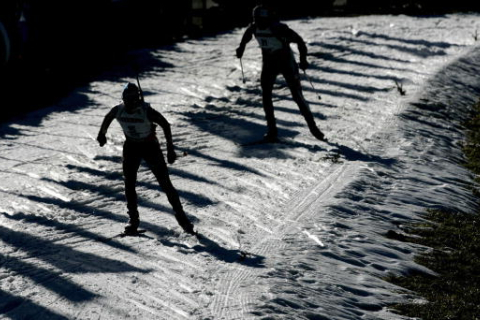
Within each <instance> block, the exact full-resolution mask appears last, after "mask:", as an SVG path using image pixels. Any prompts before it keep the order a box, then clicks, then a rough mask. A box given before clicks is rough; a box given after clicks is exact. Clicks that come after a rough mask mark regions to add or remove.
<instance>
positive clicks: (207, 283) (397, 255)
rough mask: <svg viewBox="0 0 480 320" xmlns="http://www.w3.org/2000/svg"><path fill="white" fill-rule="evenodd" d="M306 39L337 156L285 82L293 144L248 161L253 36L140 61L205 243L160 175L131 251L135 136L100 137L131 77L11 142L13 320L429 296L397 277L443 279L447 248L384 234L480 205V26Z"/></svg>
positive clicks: (253, 112) (307, 34) (255, 70)
mask: <svg viewBox="0 0 480 320" xmlns="http://www.w3.org/2000/svg"><path fill="white" fill-rule="evenodd" d="M287 23H288V24H289V26H290V27H292V28H293V29H294V30H296V31H297V32H298V33H299V34H300V35H302V36H303V37H304V39H305V40H306V41H307V42H308V48H309V52H310V57H309V58H310V62H311V68H310V69H309V70H308V74H309V76H310V77H311V79H312V82H313V86H314V87H315V90H313V88H312V86H311V85H310V83H309V82H308V81H307V79H306V78H305V79H304V81H303V86H304V90H305V96H306V98H307V100H309V101H310V103H311V109H312V112H313V113H314V114H315V117H316V118H317V123H318V125H319V127H320V128H321V129H322V130H323V131H324V132H325V133H326V136H327V137H328V139H329V142H328V143H318V142H317V141H316V140H315V139H314V138H313V137H312V136H311V135H310V134H309V132H308V130H307V127H306V125H305V123H304V121H303V119H302V117H301V116H300V114H299V112H298V109H297V107H296V105H295V103H294V102H293V101H292V99H291V97H290V94H289V91H288V88H286V86H285V83H284V81H283V79H281V78H279V80H278V82H277V85H276V87H275V91H274V104H275V106H276V117H277V119H278V125H279V133H280V135H281V136H282V137H284V138H285V139H287V143H284V144H273V145H260V146H250V147H245V146H243V147H242V146H241V144H242V143H244V142H247V141H252V140H256V139H259V138H260V137H261V136H262V135H263V133H264V131H265V121H264V115H263V109H262V104H261V92H260V88H259V81H258V78H259V73H260V69H261V58H260V50H259V49H258V47H257V46H256V44H255V42H253V41H252V42H251V43H250V44H249V45H248V47H247V50H246V53H245V57H244V59H243V66H244V69H245V76H246V78H247V81H246V83H245V84H243V83H242V80H241V69H240V64H239V61H238V60H237V59H236V58H234V50H235V48H236V46H237V44H238V43H239V41H240V37H241V35H242V33H243V29H238V30H234V31H232V32H230V33H227V34H223V35H219V36H216V37H212V38H206V39H201V40H188V41H185V42H182V43H178V44H175V45H172V46H167V47H164V48H161V49H158V50H140V51H136V52H132V54H131V58H132V60H133V62H134V64H139V65H141V66H142V67H143V68H146V69H147V70H146V71H145V72H143V73H142V74H141V81H142V86H143V89H144V91H145V95H146V100H147V101H148V102H150V103H151V104H152V105H153V106H154V107H155V108H156V109H157V110H158V111H160V112H162V113H163V114H164V115H165V116H166V117H167V119H168V120H169V121H170V122H171V124H172V130H173V134H174V142H175V144H176V147H177V152H178V154H179V155H182V154H185V156H184V157H180V158H179V159H178V161H177V162H176V163H175V164H174V165H172V166H170V173H171V177H172V181H173V184H174V185H175V187H176V188H177V189H178V190H179V192H180V195H181V199H182V202H183V204H184V207H185V210H186V212H187V214H188V215H189V216H190V217H191V218H192V220H193V221H194V223H195V225H196V227H197V228H198V230H199V231H200V233H201V234H202V235H203V236H204V237H203V239H201V240H197V239H195V238H192V237H189V236H187V235H185V234H183V233H181V232H180V229H179V227H178V226H177V224H176V222H175V219H174V217H173V215H172V210H171V208H170V206H169V204H168V202H167V199H166V197H165V195H164V194H163V193H161V192H159V188H158V186H157V183H156V182H155V179H154V177H153V176H152V175H151V174H150V172H149V171H148V169H147V168H145V167H142V168H141V170H140V174H139V179H138V186H137V188H138V193H139V197H140V199H139V201H140V214H141V219H142V222H141V227H142V228H144V229H146V230H147V232H146V233H145V236H143V237H133V238H132V237H129V238H113V236H114V235H115V234H117V233H118V232H120V231H121V230H122V229H123V225H124V223H125V222H126V220H127V216H126V208H125V201H124V195H123V180H122V174H121V150H122V142H123V139H124V138H123V134H122V133H121V131H120V127H119V126H118V124H116V123H114V124H113V125H112V126H111V129H110V131H109V134H108V138H109V142H108V144H107V145H106V146H105V147H104V148H100V147H99V146H98V144H97V143H96V141H95V137H96V134H97V132H98V129H99V126H100V123H101V121H102V119H103V116H104V115H105V114H106V113H107V112H108V110H109V109H110V108H111V107H112V106H113V105H115V104H116V103H117V102H118V101H119V97H120V93H121V90H122V88H123V85H124V84H125V82H126V81H134V78H133V75H134V74H133V72H132V68H131V65H132V63H131V62H129V61H126V62H125V65H119V66H118V68H115V69H114V70H110V71H109V72H108V73H106V74H105V75H103V76H102V77H100V78H99V79H98V80H97V81H94V82H92V83H90V84H89V85H88V86H85V87H82V88H78V89H77V90H75V92H73V93H72V94H71V95H70V96H69V97H67V98H65V99H64V100H62V101H61V102H60V103H59V104H58V105H55V106H51V107H50V108H47V109H43V110H41V111H38V112H34V113H30V114H28V115H26V116H25V117H23V118H21V119H18V120H16V121H13V122H11V123H6V124H3V125H1V126H0V136H1V138H2V139H1V141H0V159H1V162H0V177H1V180H0V193H1V195H2V201H1V202H0V318H2V319H30V318H35V319H127V318H130V319H211V320H217V319H310V320H312V319H404V318H403V317H401V316H398V315H395V314H393V313H391V312H390V311H389V309H388V307H387V305H388V304H389V303H392V302H399V301H403V300H404V299H405V298H408V297H412V296H413V295H412V293H409V292H406V291H405V290H401V289H400V288H398V287H395V286H394V285H392V284H389V283H387V282H385V281H383V280H382V277H384V276H386V275H387V274H389V273H392V272H393V273H405V272H409V271H412V270H420V271H425V272H430V271H429V270H424V268H422V267H421V266H419V265H417V264H415V263H414V262H413V257H414V255H415V254H416V253H418V252H421V251H424V250H427V249H428V248H424V247H421V246H418V245H414V244H409V243H403V242H399V241H396V240H392V239H388V238H386V237H385V234H386V233H387V232H388V231H389V230H393V231H396V232H401V228H399V227H400V226H401V225H403V224H405V223H408V222H412V221H418V220H420V219H421V214H422V213H423V212H424V211H425V210H426V209H427V208H457V209H459V210H464V211H472V210H473V209H474V208H475V207H476V202H475V200H474V198H473V197H472V195H471V193H470V191H469V187H468V184H469V183H471V182H472V175H471V174H470V173H469V172H467V171H466V170H465V169H464V168H462V167H461V166H460V165H459V163H460V162H461V160H462V154H461V150H460V142H461V141H462V139H463V137H464V133H463V132H462V126H461V123H462V121H463V120H465V119H466V118H467V117H468V112H469V109H470V107H471V105H472V104H473V103H474V102H475V100H476V99H477V98H478V96H479V95H480V77H479V76H478V74H479V72H480V47H479V46H476V43H475V41H474V37H473V36H472V34H473V33H474V32H475V30H476V29H478V28H479V27H480V16H479V15H475V14H454V15H447V16H438V17H425V18H415V17H407V16H366V17H352V18H319V19H311V20H309V19H305V20H296V21H289V22H287ZM293 48H294V50H296V48H295V47H293ZM395 82H396V83H397V84H398V86H401V88H402V89H403V90H405V91H406V94H405V95H401V94H400V90H397V85H396V84H395ZM26 94H28V93H26ZM318 94H320V95H321V98H322V99H321V100H319V99H318ZM10 107H14V106H10ZM159 138H160V139H161V141H164V140H163V135H162V134H161V133H159Z"/></svg>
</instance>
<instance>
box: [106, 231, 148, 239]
mask: <svg viewBox="0 0 480 320" xmlns="http://www.w3.org/2000/svg"><path fill="white" fill-rule="evenodd" d="M146 231H147V230H144V229H139V230H137V231H136V232H134V233H130V232H129V233H126V232H125V231H124V232H121V233H119V234H117V235H116V236H114V238H125V237H140V236H142V235H143V234H144V233H145V232H146Z"/></svg>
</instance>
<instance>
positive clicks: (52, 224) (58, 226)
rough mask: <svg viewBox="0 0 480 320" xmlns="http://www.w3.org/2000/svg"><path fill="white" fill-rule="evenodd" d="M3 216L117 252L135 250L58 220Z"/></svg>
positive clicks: (39, 217) (18, 215)
mask: <svg viewBox="0 0 480 320" xmlns="http://www.w3.org/2000/svg"><path fill="white" fill-rule="evenodd" d="M3 216H4V217H5V218H7V219H11V220H16V221H22V222H26V223H35V224H37V225H40V226H43V227H47V228H53V229H55V230H56V231H59V232H61V233H63V234H65V233H67V234H68V233H73V234H76V235H78V236H80V237H82V238H85V239H90V240H94V241H101V242H105V244H107V245H108V246H110V247H112V248H115V249H119V250H123V251H127V252H132V253H135V252H136V250H134V249H132V248H130V247H129V246H126V245H124V244H122V243H119V242H116V241H109V240H110V238H109V237H105V236H103V235H100V234H97V233H93V232H90V231H87V230H85V229H83V228H80V227H78V226H76V225H73V224H66V223H62V222H60V221H58V220H53V219H47V218H45V217H42V216H36V215H27V214H25V213H22V212H19V213H16V214H13V215H7V214H3Z"/></svg>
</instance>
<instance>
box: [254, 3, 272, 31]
mask: <svg viewBox="0 0 480 320" xmlns="http://www.w3.org/2000/svg"><path fill="white" fill-rule="evenodd" d="M276 21H278V18H277V16H276V14H275V12H274V11H273V10H272V9H271V8H270V7H267V6H263V5H258V6H256V7H255V8H253V22H255V23H256V24H257V25H258V26H260V27H265V26H268V25H270V24H271V23H274V22H276Z"/></svg>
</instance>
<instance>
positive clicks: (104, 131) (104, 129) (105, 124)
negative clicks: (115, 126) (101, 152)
mask: <svg viewBox="0 0 480 320" xmlns="http://www.w3.org/2000/svg"><path fill="white" fill-rule="evenodd" d="M117 110H118V107H113V108H112V109H111V110H110V112H109V113H107V115H106V116H105V118H104V119H103V122H102V125H101V127H100V131H99V132H98V136H97V141H98V143H99V144H100V147H103V146H104V145H105V143H107V137H106V134H107V131H108V127H110V124H111V123H112V121H113V119H115V115H116V114H117Z"/></svg>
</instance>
